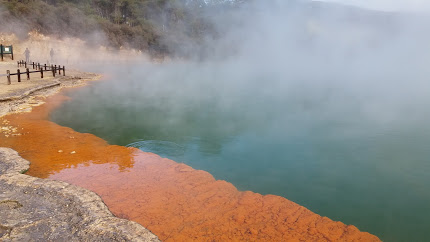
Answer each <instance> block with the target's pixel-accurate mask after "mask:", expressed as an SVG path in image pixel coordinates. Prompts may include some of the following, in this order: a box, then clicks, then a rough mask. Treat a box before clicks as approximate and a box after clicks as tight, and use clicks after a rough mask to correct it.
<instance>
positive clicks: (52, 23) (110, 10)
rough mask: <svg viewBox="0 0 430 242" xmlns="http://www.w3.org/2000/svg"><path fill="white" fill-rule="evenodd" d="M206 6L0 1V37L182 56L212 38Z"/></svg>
mask: <svg viewBox="0 0 430 242" xmlns="http://www.w3.org/2000/svg"><path fill="white" fill-rule="evenodd" d="M219 4H222V3H221V2H220V3H219ZM219 4H217V5H219ZM230 4H231V2H228V4H226V6H227V5H230ZM209 7H213V4H207V3H205V1H203V0H202V1H193V0H191V1H190V0H182V1H175V0H114V1H108V0H95V1H92V0H62V1H55V0H7V1H6V0H2V1H0V20H1V23H2V24H1V26H0V32H9V33H15V34H16V35H17V36H18V37H20V38H26V36H27V33H28V32H30V31H36V32H39V33H41V34H44V35H51V36H56V37H60V38H61V37H78V38H81V39H84V40H86V41H87V43H89V44H102V45H106V46H108V47H111V48H115V49H118V48H120V47H127V48H134V49H138V50H142V51H146V52H149V53H152V54H170V55H180V56H184V55H186V51H185V50H186V49H189V48H191V46H198V45H199V43H200V42H201V41H202V39H203V38H204V36H207V35H213V34H215V31H214V29H213V28H212V25H211V24H210V23H209V22H208V21H206V20H205V18H203V17H202V16H203V15H202V12H204V11H206V9H207V8H209ZM178 46H180V47H181V48H178ZM181 50H184V51H181Z"/></svg>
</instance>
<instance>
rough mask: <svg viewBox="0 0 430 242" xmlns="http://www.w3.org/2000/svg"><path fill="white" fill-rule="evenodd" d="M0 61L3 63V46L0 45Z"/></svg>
mask: <svg viewBox="0 0 430 242" xmlns="http://www.w3.org/2000/svg"><path fill="white" fill-rule="evenodd" d="M0 55H1V61H3V45H0Z"/></svg>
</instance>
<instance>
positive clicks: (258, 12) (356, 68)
mask: <svg viewBox="0 0 430 242" xmlns="http://www.w3.org/2000/svg"><path fill="white" fill-rule="evenodd" d="M294 3H295V2H294V1H255V3H254V4H250V5H247V7H245V8H237V9H236V10H234V11H231V12H228V13H226V14H223V15H221V14H219V13H217V14H212V15H210V17H208V19H210V20H213V22H214V28H215V29H216V30H217V31H218V32H219V33H220V36H218V37H213V36H212V37H208V38H207V39H202V40H201V42H202V46H203V47H202V46H200V47H202V48H201V49H197V48H196V49H195V50H194V49H193V50H189V51H190V52H191V53H190V55H189V56H190V58H189V59H190V61H182V62H181V61H179V60H173V61H170V62H166V63H165V64H159V65H155V64H148V63H144V62H143V63H134V64H128V65H125V64H124V65H121V64H120V65H109V68H106V66H99V68H100V69H101V71H100V72H103V73H108V74H109V75H110V78H109V79H108V80H106V81H103V82H99V83H96V84H93V85H92V86H90V87H88V88H84V89H80V90H75V91H71V92H70V93H69V95H70V96H72V101H70V102H66V103H65V104H64V105H63V106H62V107H61V108H60V109H58V110H57V111H55V112H54V113H53V114H52V117H51V118H52V120H53V121H55V122H57V123H59V124H61V125H64V126H69V127H72V128H73V129H75V130H77V131H79V132H89V133H93V134H95V135H97V136H99V137H101V138H103V139H105V140H107V141H108V142H109V143H110V144H118V145H124V146H133V147H138V148H140V149H142V150H144V151H150V152H154V153H157V154H159V155H161V156H164V157H168V158H171V159H173V160H175V161H177V162H184V163H186V164H188V165H190V166H192V167H193V168H195V169H202V170H205V171H208V172H209V173H211V174H212V175H214V176H215V178H217V179H224V180H226V181H229V182H231V183H233V184H234V185H235V186H236V187H238V188H239V189H240V190H251V191H254V192H258V193H262V194H276V195H280V196H283V197H286V198H288V199H290V200H292V201H294V202H297V203H299V204H300V205H303V206H305V207H307V208H309V209H310V210H312V211H314V212H316V213H318V214H320V215H323V216H328V217H329V218H331V219H333V220H340V221H342V222H344V223H346V224H353V225H356V226H357V227H358V228H359V229H360V230H363V231H368V232H370V233H373V234H375V235H377V236H379V237H380V238H381V239H382V240H386V241H424V240H428V238H429V235H428V228H429V222H428V218H429V217H430V190H429V189H428V188H429V187H430V176H428V174H429V173H430V163H429V161H430V160H429V157H430V145H429V144H430V126H429V123H430V109H429V108H428V107H429V106H430V95H429V90H430V82H429V79H430V78H429V77H430V71H429V70H430V69H429V68H428V63H430V48H429V47H428V43H430V34H429V31H428V30H427V29H425V28H424V27H422V26H428V22H429V20H428V19H429V18H427V17H426V16H414V15H401V14H399V15H396V14H391V13H382V12H369V11H364V10H360V9H349V8H343V7H339V6H338V5H324V4H320V3H315V2H312V3H311V5H306V4H304V5H303V4H302V5H301V4H298V3H297V4H294ZM219 15H221V17H219ZM218 17H219V18H218ZM211 18H212V19H211ZM178 48H183V49H182V51H181V53H182V52H186V51H187V50H186V49H185V47H181V46H178ZM194 52H196V53H194ZM193 60H194V61H193ZM197 60H198V61H197ZM96 67H97V66H96ZM106 69H109V70H106ZM95 70H97V69H94V68H92V69H89V71H95Z"/></svg>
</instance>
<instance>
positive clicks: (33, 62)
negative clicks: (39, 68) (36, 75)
mask: <svg viewBox="0 0 430 242" xmlns="http://www.w3.org/2000/svg"><path fill="white" fill-rule="evenodd" d="M33 70H34V61H33Z"/></svg>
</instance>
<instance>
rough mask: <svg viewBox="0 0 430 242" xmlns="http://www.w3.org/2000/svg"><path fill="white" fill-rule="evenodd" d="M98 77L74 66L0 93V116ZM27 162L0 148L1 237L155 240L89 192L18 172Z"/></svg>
mask: <svg viewBox="0 0 430 242" xmlns="http://www.w3.org/2000/svg"><path fill="white" fill-rule="evenodd" d="M99 78H100V76H99V75H96V74H92V73H82V72H77V74H76V75H73V76H67V77H60V78H58V79H55V80H52V82H51V83H49V84H43V85H40V86H36V87H32V88H31V89H28V88H27V89H20V90H18V91H14V92H13V93H8V95H3V96H1V97H0V117H1V116H4V115H6V114H8V113H16V112H27V111H31V109H32V106H39V105H41V104H43V103H44V101H43V98H40V97H46V96H50V95H52V94H55V93H57V92H58V91H59V90H60V89H62V88H63V87H77V86H83V85H85V83H86V82H87V81H89V80H98V79H99ZM2 128H7V127H2ZM29 167H30V162H28V161H27V160H24V159H23V158H21V157H20V156H19V155H18V153H17V152H16V151H14V150H12V149H9V148H0V241H159V239H158V238H157V236H155V235H154V234H152V233H151V232H150V231H149V230H147V229H146V228H144V227H143V226H141V225H140V224H138V223H136V222H132V221H129V220H126V219H120V218H117V217H115V216H114V215H113V214H112V213H111V212H110V211H109V209H108V208H107V206H106V205H105V204H104V203H103V201H102V199H101V198H100V197H99V196H98V195H96V194H95V193H94V192H91V191H89V190H86V189H84V188H80V187H77V186H74V185H70V184H68V183H65V182H60V181H52V180H47V179H40V178H36V177H31V176H28V175H25V174H22V173H24V172H25V171H27V170H28V169H29Z"/></svg>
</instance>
